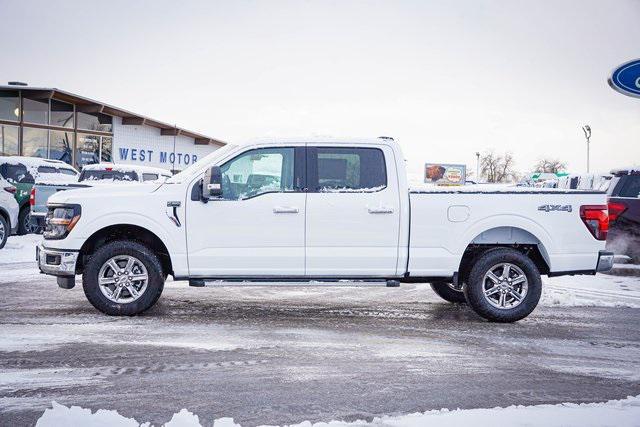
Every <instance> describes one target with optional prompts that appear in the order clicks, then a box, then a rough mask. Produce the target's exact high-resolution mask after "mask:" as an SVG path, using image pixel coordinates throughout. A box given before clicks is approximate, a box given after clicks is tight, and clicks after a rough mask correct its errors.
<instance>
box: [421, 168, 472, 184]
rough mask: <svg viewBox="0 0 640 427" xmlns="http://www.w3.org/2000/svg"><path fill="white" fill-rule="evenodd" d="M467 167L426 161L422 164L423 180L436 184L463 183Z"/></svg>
mask: <svg viewBox="0 0 640 427" xmlns="http://www.w3.org/2000/svg"><path fill="white" fill-rule="evenodd" d="M466 179H467V167H466V166H465V165H456V164H448V163H427V164H425V166H424V182H426V183H431V184H438V185H464V183H465V181H466Z"/></svg>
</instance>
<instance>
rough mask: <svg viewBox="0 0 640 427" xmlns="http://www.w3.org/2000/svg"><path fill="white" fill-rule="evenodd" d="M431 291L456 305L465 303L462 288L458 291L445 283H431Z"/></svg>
mask: <svg viewBox="0 0 640 427" xmlns="http://www.w3.org/2000/svg"><path fill="white" fill-rule="evenodd" d="M431 289H433V291H434V292H435V293H436V294H438V296H439V297H440V298H442V299H443V300H445V301H449V302H452V303H456V304H462V303H466V302H467V300H466V299H465V297H464V292H462V288H460V290H456V289H453V288H452V287H451V285H450V284H449V283H447V282H433V283H431Z"/></svg>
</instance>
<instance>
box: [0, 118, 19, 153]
mask: <svg viewBox="0 0 640 427" xmlns="http://www.w3.org/2000/svg"><path fill="white" fill-rule="evenodd" d="M19 132H20V130H19V129H18V126H9V125H0V156H17V155H18V154H20V153H19V152H18V138H19V137H18V134H19Z"/></svg>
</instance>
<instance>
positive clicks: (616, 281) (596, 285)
mask: <svg viewBox="0 0 640 427" xmlns="http://www.w3.org/2000/svg"><path fill="white" fill-rule="evenodd" d="M542 281H543V282H544V284H543V286H542V299H541V300H540V304H541V305H546V306H559V307H631V308H640V277H635V276H627V277H623V276H612V275H608V274H597V275H595V276H590V275H585V276H560V277H543V278H542Z"/></svg>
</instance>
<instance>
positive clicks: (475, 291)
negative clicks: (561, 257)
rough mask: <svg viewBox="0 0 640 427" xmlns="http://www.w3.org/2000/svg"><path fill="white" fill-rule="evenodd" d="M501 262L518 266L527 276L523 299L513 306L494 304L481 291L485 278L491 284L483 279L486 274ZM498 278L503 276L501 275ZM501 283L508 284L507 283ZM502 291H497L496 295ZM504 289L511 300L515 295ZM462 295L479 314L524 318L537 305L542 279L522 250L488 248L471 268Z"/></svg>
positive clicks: (503, 319) (497, 318)
mask: <svg viewBox="0 0 640 427" xmlns="http://www.w3.org/2000/svg"><path fill="white" fill-rule="evenodd" d="M503 263H508V264H511V265H514V266H516V267H518V268H519V269H520V270H522V273H523V274H524V276H525V277H526V279H527V292H526V294H525V295H524V297H523V298H522V301H521V302H520V303H519V304H518V305H516V306H514V307H512V308H508V307H507V308H498V307H495V306H494V305H492V304H491V303H490V302H489V301H488V300H487V297H485V294H484V293H485V289H486V288H485V281H487V283H486V285H487V286H492V285H493V283H492V282H491V281H489V279H485V274H487V272H489V271H490V270H491V269H492V268H494V267H496V266H497V265H500V264H503ZM503 271H504V270H503ZM516 273H517V272H516ZM500 279H503V278H502V277H500ZM514 283H515V281H514ZM504 284H505V286H506V285H507V283H506V282H505V283H504ZM501 292H502V291H499V292H498V295H497V297H498V298H500V293H501ZM506 292H507V295H506V296H505V298H510V299H511V301H514V300H515V297H514V296H512V295H511V294H509V293H508V292H509V291H508V290H506ZM464 294H465V297H466V299H467V302H468V303H469V305H470V306H471V308H473V310H474V311H475V312H476V313H478V314H479V315H480V316H482V317H484V318H485V319H487V320H489V321H492V322H501V323H510V322H515V321H518V320H520V319H523V318H525V317H527V316H528V315H529V314H530V313H531V312H532V311H533V310H534V309H535V308H536V306H537V305H538V302H539V301H540V295H541V294H542V280H541V279H540V272H539V271H538V268H537V267H536V265H535V264H534V262H533V261H532V260H531V259H530V258H529V257H527V256H526V255H524V254H522V253H521V252H518V251H517V250H515V249H511V248H495V249H489V250H487V251H486V252H484V253H483V254H482V255H480V256H479V257H478V258H477V259H476V260H475V263H474V265H473V266H472V267H471V271H470V273H469V280H468V283H467V284H466V285H465V286H464ZM494 295H495V294H494ZM494 298H495V297H494Z"/></svg>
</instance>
